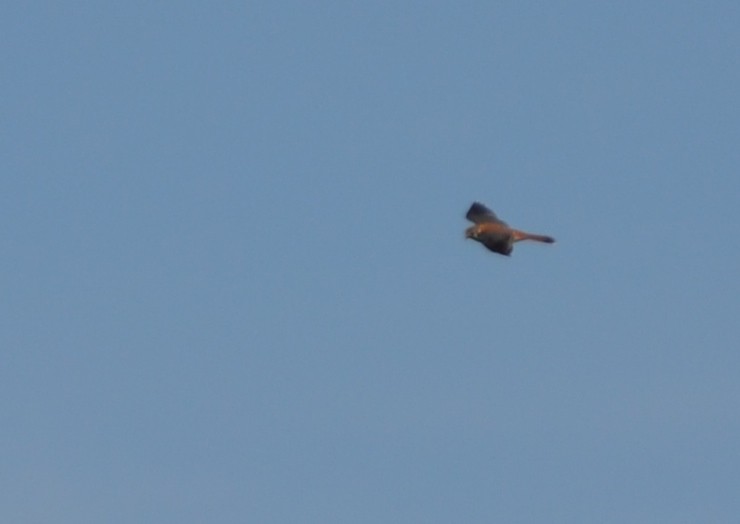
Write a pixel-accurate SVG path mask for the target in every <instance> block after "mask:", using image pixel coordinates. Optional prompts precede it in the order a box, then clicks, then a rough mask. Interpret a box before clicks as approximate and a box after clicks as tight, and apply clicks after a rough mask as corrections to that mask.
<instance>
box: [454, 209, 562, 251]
mask: <svg viewBox="0 0 740 524" xmlns="http://www.w3.org/2000/svg"><path fill="white" fill-rule="evenodd" d="M465 218H467V219H468V220H470V221H471V222H473V225H472V226H470V227H469V228H467V229H466V230H465V238H472V239H473V240H475V241H477V242H480V243H481V244H483V245H484V246H486V248H488V249H489V250H490V251H493V252H494V253H500V254H502V255H506V256H509V255H511V252H512V251H513V250H514V243H516V242H519V241H521V240H533V241H535V242H544V243H546V244H552V243H553V242H555V239H554V238H552V237H551V236H547V235H537V234H534V233H527V232H526V231H521V230H519V229H514V228H512V227H509V225H508V224H507V223H506V222H504V221H503V220H501V219H500V218H498V217H497V216H496V213H494V212H493V211H491V210H490V209H488V208H487V207H486V206H484V205H483V204H481V203H479V202H473V205H471V206H470V209H468V212H467V214H466V215H465Z"/></svg>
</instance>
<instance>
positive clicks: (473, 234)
mask: <svg viewBox="0 0 740 524" xmlns="http://www.w3.org/2000/svg"><path fill="white" fill-rule="evenodd" d="M465 238H472V239H473V240H476V239H477V238H478V228H477V227H476V226H470V227H469V228H468V229H466V230H465Z"/></svg>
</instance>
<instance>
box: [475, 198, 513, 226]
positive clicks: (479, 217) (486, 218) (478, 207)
mask: <svg viewBox="0 0 740 524" xmlns="http://www.w3.org/2000/svg"><path fill="white" fill-rule="evenodd" d="M465 218H467V219H468V220H470V221H471V222H473V223H474V224H485V223H493V224H503V225H506V222H504V221H503V220H501V219H499V217H497V216H496V213H494V212H493V211H491V210H490V209H488V208H487V207H486V206H484V205H483V204H481V203H480V202H473V205H472V206H470V209H468V212H467V214H466V215H465Z"/></svg>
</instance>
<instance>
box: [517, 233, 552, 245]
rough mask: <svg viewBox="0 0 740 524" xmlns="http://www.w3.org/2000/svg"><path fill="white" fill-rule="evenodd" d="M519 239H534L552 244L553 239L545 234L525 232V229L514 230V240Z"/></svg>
mask: <svg viewBox="0 0 740 524" xmlns="http://www.w3.org/2000/svg"><path fill="white" fill-rule="evenodd" d="M520 240H534V241H535V242H544V243H545V244H553V243H554V242H555V239H554V238H552V237H549V236H547V235H535V234H534V233H527V232H525V231H514V241H515V242H519V241H520Z"/></svg>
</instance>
